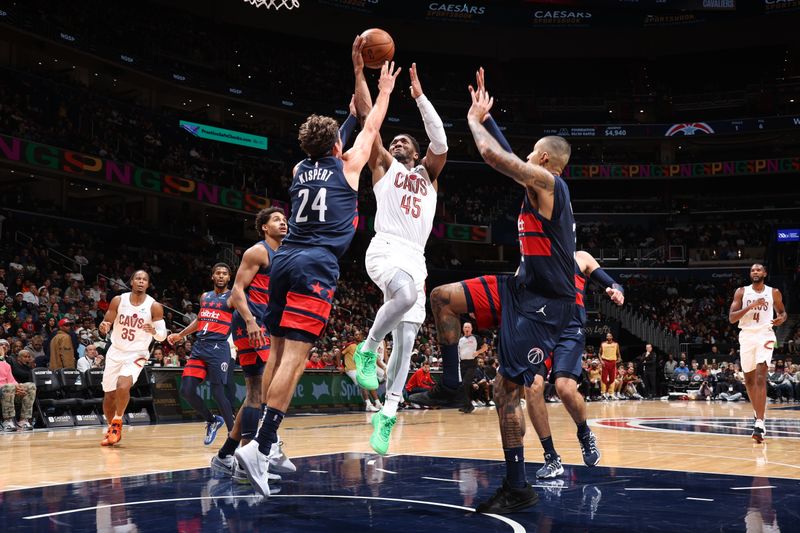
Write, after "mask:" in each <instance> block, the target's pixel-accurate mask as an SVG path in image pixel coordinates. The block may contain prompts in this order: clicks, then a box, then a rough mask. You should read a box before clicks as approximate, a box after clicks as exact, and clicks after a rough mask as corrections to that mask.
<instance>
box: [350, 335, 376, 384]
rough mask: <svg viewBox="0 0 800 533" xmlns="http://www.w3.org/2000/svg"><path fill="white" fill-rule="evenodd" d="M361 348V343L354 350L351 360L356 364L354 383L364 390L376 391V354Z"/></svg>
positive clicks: (362, 344) (362, 346) (362, 345)
mask: <svg viewBox="0 0 800 533" xmlns="http://www.w3.org/2000/svg"><path fill="white" fill-rule="evenodd" d="M363 348H364V343H363V342H362V343H361V344H359V345H358V347H357V348H356V353H355V355H353V360H354V361H355V363H356V381H358V384H359V385H360V386H361V387H362V388H364V389H367V390H376V389H377V388H378V375H377V373H376V361H377V360H378V354H376V353H375V352H368V351H366V350H364V349H363Z"/></svg>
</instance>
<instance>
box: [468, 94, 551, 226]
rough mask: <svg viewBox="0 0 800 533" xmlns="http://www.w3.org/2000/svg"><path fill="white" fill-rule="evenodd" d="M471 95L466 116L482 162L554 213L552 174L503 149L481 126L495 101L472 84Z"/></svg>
mask: <svg viewBox="0 0 800 533" xmlns="http://www.w3.org/2000/svg"><path fill="white" fill-rule="evenodd" d="M469 93H470V95H471V97H472V106H471V107H470V108H469V112H468V113H467V123H468V124H469V129H470V131H472V137H473V139H475V145H476V146H477V147H478V151H479V152H480V153H481V157H483V160H484V161H486V163H487V164H488V165H489V166H491V167H492V168H494V169H495V170H497V171H498V172H501V173H503V174H505V175H506V176H509V177H510V178H513V179H514V181H516V182H517V183H519V184H520V185H522V186H523V187H525V188H526V189H530V190H531V191H532V192H534V193H535V194H536V196H537V198H538V199H539V210H540V211H545V212H549V211H552V205H553V191H554V190H555V177H554V176H553V174H552V173H551V172H550V171H549V170H547V169H546V168H544V167H543V166H541V165H534V164H531V163H527V162H525V161H523V160H521V159H520V158H519V157H517V156H516V155H514V154H511V153H508V152H506V151H505V150H503V148H502V147H501V146H500V143H499V142H497V140H496V139H495V138H494V137H492V135H491V134H490V133H489V132H488V131H487V130H486V127H485V126H484V125H483V123H482V119H483V118H485V116H486V115H487V114H488V113H489V111H490V110H491V109H492V106H493V105H494V98H492V97H491V96H489V93H488V92H486V91H485V90H484V91H476V90H475V89H473V88H472V86H471V85H470V87H469ZM548 199H549V202H548ZM543 204H544V205H543ZM547 205H549V206H550V208H549V209H548V208H547V207H546V206H547Z"/></svg>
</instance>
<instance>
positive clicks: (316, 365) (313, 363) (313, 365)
mask: <svg viewBox="0 0 800 533" xmlns="http://www.w3.org/2000/svg"><path fill="white" fill-rule="evenodd" d="M306 368H310V369H320V368H325V363H323V362H322V361H320V359H319V354H318V353H317V352H313V353H312V354H311V357H309V358H308V361H306Z"/></svg>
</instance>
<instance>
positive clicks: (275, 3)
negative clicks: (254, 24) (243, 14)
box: [244, 0, 300, 10]
mask: <svg viewBox="0 0 800 533" xmlns="http://www.w3.org/2000/svg"><path fill="white" fill-rule="evenodd" d="M244 1H245V2H247V3H248V4H252V5H254V6H256V7H261V6H264V7H266V8H267V9H276V10H277V9H281V8H284V7H285V8H286V9H294V8H296V7H300V0H244Z"/></svg>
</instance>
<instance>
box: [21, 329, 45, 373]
mask: <svg viewBox="0 0 800 533" xmlns="http://www.w3.org/2000/svg"><path fill="white" fill-rule="evenodd" d="M25 349H26V350H28V351H29V352H30V353H31V354H32V355H33V358H34V360H38V359H39V358H40V357H41V358H42V359H43V360H44V361H47V359H46V355H45V353H44V341H43V340H42V336H41V335H34V336H33V337H31V341H30V343H28V345H27V346H26V347H25ZM37 366H38V365H37ZM42 366H47V363H46V362H45V363H44V364H43V365H42Z"/></svg>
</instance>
